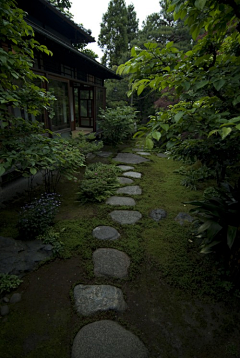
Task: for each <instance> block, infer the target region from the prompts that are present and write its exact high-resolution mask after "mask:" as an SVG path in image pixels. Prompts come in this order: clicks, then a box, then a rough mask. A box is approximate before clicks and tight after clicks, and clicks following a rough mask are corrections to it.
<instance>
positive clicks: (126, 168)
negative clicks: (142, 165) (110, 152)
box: [117, 165, 134, 172]
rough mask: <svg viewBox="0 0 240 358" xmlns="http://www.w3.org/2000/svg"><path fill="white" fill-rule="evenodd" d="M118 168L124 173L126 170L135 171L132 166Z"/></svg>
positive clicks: (118, 166) (119, 166)
mask: <svg viewBox="0 0 240 358" xmlns="http://www.w3.org/2000/svg"><path fill="white" fill-rule="evenodd" d="M117 168H119V169H121V170H122V171H123V172H124V171H126V170H132V169H133V170H134V167H131V166H130V165H117Z"/></svg>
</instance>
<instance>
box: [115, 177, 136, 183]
mask: <svg viewBox="0 0 240 358" xmlns="http://www.w3.org/2000/svg"><path fill="white" fill-rule="evenodd" d="M117 179H118V181H119V183H120V184H132V183H133V180H132V179H130V178H124V177H118V178H117Z"/></svg>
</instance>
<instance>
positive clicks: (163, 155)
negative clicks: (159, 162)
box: [157, 153, 167, 158]
mask: <svg viewBox="0 0 240 358" xmlns="http://www.w3.org/2000/svg"><path fill="white" fill-rule="evenodd" d="M157 156H158V157H159V158H167V155H166V154H164V153H158V154H157Z"/></svg>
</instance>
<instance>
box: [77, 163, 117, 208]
mask: <svg viewBox="0 0 240 358" xmlns="http://www.w3.org/2000/svg"><path fill="white" fill-rule="evenodd" d="M119 172H120V170H119V169H118V168H117V167H116V166H114V165H109V164H102V163H94V164H90V165H89V166H88V167H87V168H86V171H85V176H84V179H83V180H82V182H81V184H80V191H79V192H78V200H79V201H81V202H87V201H91V202H94V201H98V202H101V201H103V200H105V199H106V198H108V197H109V196H111V195H113V194H114V193H115V191H116V188H118V187H119V186H120V184H119V182H118V180H117V176H118V174H119Z"/></svg>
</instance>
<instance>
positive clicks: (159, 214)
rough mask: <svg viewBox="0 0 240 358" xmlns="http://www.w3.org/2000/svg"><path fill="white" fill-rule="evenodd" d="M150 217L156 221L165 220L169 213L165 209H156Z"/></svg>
mask: <svg viewBox="0 0 240 358" xmlns="http://www.w3.org/2000/svg"><path fill="white" fill-rule="evenodd" d="M150 217H151V218H152V219H153V220H154V221H160V220H161V219H164V218H166V217H167V212H166V211H165V210H163V209H154V210H152V211H151V213H150Z"/></svg>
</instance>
